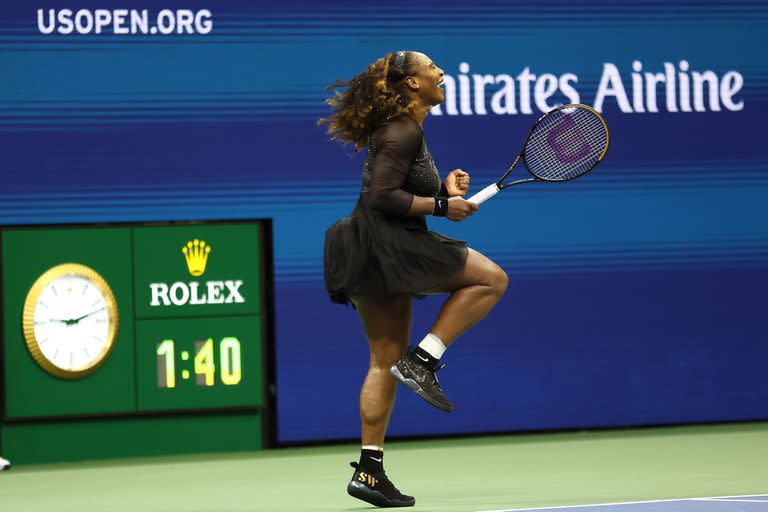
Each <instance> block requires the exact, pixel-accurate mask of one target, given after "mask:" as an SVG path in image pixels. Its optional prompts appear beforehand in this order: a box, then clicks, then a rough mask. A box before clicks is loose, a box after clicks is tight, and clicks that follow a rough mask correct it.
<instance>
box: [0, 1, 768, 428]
mask: <svg viewBox="0 0 768 512" xmlns="http://www.w3.org/2000/svg"><path fill="white" fill-rule="evenodd" d="M65 8H66V9H69V11H67V10H63V9H65ZM123 8H125V5H124V3H119V2H113V1H111V0H103V1H100V2H97V3H94V2H85V1H75V2H68V3H67V4H66V5H64V4H61V5H58V4H57V2H53V3H51V2H48V3H47V4H46V5H33V4H27V5H25V4H23V3H19V4H16V5H4V6H3V12H2V15H1V16H0V19H1V21H0V76H2V79H1V80H0V173H2V174H1V176H2V186H1V187H0V224H29V223H70V222H78V223H80V222H104V221H143V220H191V219H196V220H205V219H227V218H265V217H268V218H272V219H274V251H275V253H274V256H275V258H274V262H275V312H276V326H275V331H276V354H277V402H278V439H279V440H280V441H281V442H294V441H306V440H319V439H334V438H351V437H355V436H356V435H358V429H359V423H358V421H359V420H358V413H357V394H358V391H359V387H360V384H361V382H362V379H363V377H364V375H365V371H366V367H367V362H368V356H367V346H366V343H365V339H364V335H363V331H362V329H361V326H360V323H359V320H358V319H357V316H356V313H355V311H354V310H352V309H351V308H346V307H342V306H338V305H334V304H332V303H331V302H330V301H329V300H328V299H327V296H326V295H325V293H324V289H323V283H322V241H323V233H324V230H325V228H326V227H327V226H328V225H330V224H331V223H332V222H334V221H335V220H336V219H337V218H339V217H341V216H344V215H346V214H347V213H348V212H349V211H350V210H351V209H352V206H353V205H354V202H355V200H356V198H357V194H358V190H359V182H360V168H361V165H362V156H363V155H356V156H352V155H351V151H350V150H349V149H347V150H346V151H345V150H344V149H343V148H341V147H340V146H338V145H336V144H331V143H329V142H328V141H327V138H326V136H325V135H324V133H323V129H321V128H319V127H318V126H317V125H316V121H317V119H318V118H319V117H321V116H323V115H324V114H325V112H326V110H325V105H324V103H323V100H324V98H325V97H326V96H327V93H325V92H324V90H323V87H324V86H325V85H327V84H328V83H330V82H332V81H333V80H335V79H336V78H337V77H341V78H349V77H351V76H353V75H354V74H356V73H358V72H359V71H361V70H362V69H363V68H364V66H365V65H366V64H367V63H369V62H370V61H372V60H374V59H375V58H378V57H379V56H381V55H383V54H385V53H387V52H389V51H393V50H398V49H416V50H420V51H423V52H425V53H427V54H428V55H429V56H430V57H432V58H433V59H434V60H435V61H436V62H437V63H438V65H440V66H441V67H442V68H443V69H444V70H445V71H446V74H447V75H448V76H449V79H448V83H447V86H446V96H447V101H446V103H445V104H444V105H442V106H441V107H440V108H439V109H435V111H434V112H433V114H434V115H433V116H431V117H430V118H429V119H428V120H427V121H426V123H425V130H426V134H427V139H428V141H429V144H430V148H431V150H432V153H433V154H434V157H435V159H436V162H437V164H438V167H439V168H440V169H441V172H442V173H443V175H444V174H445V173H447V172H448V171H450V170H451V169H454V168H457V167H461V168H462V169H464V170H466V171H468V172H470V173H471V175H472V182H473V190H474V191H476V190H479V189H480V188H481V187H482V186H484V185H486V184H487V183H489V182H490V181H491V180H492V179H493V178H494V177H496V176H497V175H498V174H499V172H500V171H503V170H504V169H505V168H506V166H507V165H509V163H510V160H511V159H512V158H513V157H514V155H515V154H516V152H517V151H518V150H519V147H520V144H521V142H522V140H523V138H524V136H525V135H526V133H527V130H528V129H529V127H530V126H531V124H532V123H533V122H534V121H535V119H536V118H537V117H538V116H539V115H541V113H542V111H545V110H547V109H548V108H550V107H552V106H554V105H555V104H557V103H565V102H570V101H578V102H581V103H585V104H588V105H593V106H595V107H596V108H598V109H599V110H601V111H602V112H603V113H604V115H605V117H606V120H607V122H608V124H609V126H610V128H611V135H612V145H611V148H610V149H609V152H608V155H607V157H606V161H605V162H604V163H603V164H602V165H601V166H600V167H598V168H597V170H596V171H595V172H593V173H592V174H590V175H589V176H588V177H586V178H585V179H583V180H581V181H578V182H573V183H568V184H563V185H546V184H545V185H530V186H525V187H520V188H518V189H513V190H511V191H509V192H508V193H504V194H500V195H499V196H497V197H496V198H494V199H493V200H491V201H489V202H488V203H486V204H484V205H483V206H482V208H481V210H480V212H479V213H478V214H477V215H475V216H474V217H473V218H471V219H470V220H468V221H466V222H464V223H459V224H453V223H450V222H448V221H445V220H430V225H431V227H432V228H433V229H435V230H438V231H441V232H443V233H445V234H447V235H450V236H454V237H457V238H461V239H465V240H468V241H469V242H470V245H471V246H472V247H474V248H476V249H478V250H480V251H481V252H484V253H485V254H487V255H488V256H490V257H491V258H493V259H494V260H496V261H497V262H498V263H499V264H500V265H501V266H502V267H503V268H504V269H505V270H506V271H507V273H508V274H509V275H510V278H511V283H510V287H509V290H508V292H507V294H506V296H505V297H504V298H503V299H502V301H501V302H500V303H499V305H498V306H497V307H496V309H495V310H493V311H492V312H491V314H490V315H489V316H488V317H487V318H486V320H484V321H483V322H482V323H480V324H479V325H478V326H477V327H475V328H474V329H473V330H472V331H471V332H469V333H467V334H466V335H465V336H463V337H462V338H461V339H460V340H459V341H458V342H457V343H456V345H454V346H453V347H451V349H450V351H449V352H448V354H447V357H446V360H447V362H448V364H449V366H448V367H447V368H446V369H445V370H444V371H443V373H442V374H441V382H442V383H443V386H444V388H445V389H446V390H447V393H448V394H449V396H451V397H452V399H454V401H455V402H456V404H457V410H456V412H455V413H453V414H452V415H449V416H448V415H443V414H442V413H440V412H437V411H435V410H433V409H431V408H429V407H428V406H426V405H425V404H423V403H422V402H421V401H420V400H419V399H418V398H416V397H414V396H412V394H410V393H401V394H400V396H399V399H398V404H397V406H396V410H395V414H394V415H393V418H392V423H391V426H390V433H391V434H393V435H420V434H444V433H459V432H489V431H513V430H524V429H525V430H527V429H559V428H585V427H604V426H616V425H645V424H665V423H680V422H709V421H726V420H754V419H767V418H768V383H767V382H766V379H765V361H766V360H768V343H766V341H768V339H767V338H768V334H767V333H768V329H767V327H768V322H767V321H766V305H767V304H768V302H767V301H766V299H765V290H766V289H767V288H768V220H766V219H767V218H768V206H767V205H766V199H768V196H767V194H766V192H767V191H768V148H767V146H766V143H765V141H764V138H765V135H764V129H763V128H764V127H763V125H764V118H765V116H766V114H768V89H767V87H768V63H767V62H766V58H765V54H764V49H765V48H766V47H768V36H767V35H768V4H767V3H766V2H753V1H748V2H747V1H745V2H739V1H735V2H702V1H701V0H697V1H691V0H679V1H675V2H668V1H655V0H654V1H648V2H617V1H606V0H602V1H601V0H594V1H584V2H570V1H556V0H548V1H542V2H538V1H537V2H531V1H529V2H496V1H479V2H467V3H465V4H450V3H445V2H436V1H434V2H432V1H430V2H413V1H408V2H400V1H388V2H385V3H379V4H376V3H372V2H364V1H357V2H347V1H342V0H329V1H325V2H309V1H306V2H293V1H283V2H269V3H268V2H226V3H225V2H219V3H216V2H212V1H210V2H204V3H202V2H199V1H197V0H194V1H188V2H183V3H177V2H172V1H169V2H163V3H162V5H159V4H158V5H154V3H153V2H150V1H146V2H144V3H143V4H141V5H139V6H135V10H134V11H127V12H125V13H123V12H122V11H119V10H120V9H123ZM163 8H165V9H170V11H162V9H163ZM143 10H146V11H147V12H146V13H144V12H142V11H143ZM107 16H108V17H109V22H107V21H106V20H107ZM89 21H90V24H89ZM100 21H101V25H98V24H99V22H100ZM187 21H189V22H188V23H187ZM97 25H98V26H100V27H101V28H100V33H97V29H96V27H97ZM179 25H181V26H182V30H181V33H179V30H178V26H179ZM152 27H156V28H157V30H156V31H155V33H152ZM126 31H127V33H123V32H126ZM163 32H169V33H167V34H164V33H163ZM521 170H522V169H521ZM440 303H441V301H440V299H438V298H430V299H427V300H425V301H419V302H417V303H416V304H415V309H414V327H413V338H414V341H418V339H420V338H421V336H422V335H423V334H424V333H425V332H426V331H427V330H428V328H429V326H430V324H431V321H432V320H433V319H434V317H435V314H436V312H437V309H438V307H439V306H440Z"/></svg>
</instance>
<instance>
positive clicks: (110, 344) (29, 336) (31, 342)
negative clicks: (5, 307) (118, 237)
mask: <svg viewBox="0 0 768 512" xmlns="http://www.w3.org/2000/svg"><path fill="white" fill-rule="evenodd" d="M64 276H78V277H82V278H83V279H86V280H88V281H89V282H90V283H91V284H93V286H95V287H96V289H97V290H99V291H100V292H101V294H102V295H103V296H104V302H105V308H106V310H107V316H108V317H109V329H108V331H107V340H106V343H105V344H104V348H103V349H102V350H101V352H99V354H98V355H97V356H96V357H95V358H94V360H93V362H91V363H90V364H89V365H87V366H85V367H83V368H79V369H77V370H64V369H63V368H59V367H58V366H56V365H55V364H53V363H52V362H51V361H49V360H48V358H46V357H45V356H44V355H43V352H42V351H41V350H40V346H39V343H38V341H37V337H36V336H35V308H36V307H37V301H38V300H39V299H40V294H41V293H42V292H43V290H44V289H45V288H46V287H47V286H48V285H49V284H51V282H53V281H54V280H56V279H58V278H60V277H64ZM118 324H119V316H118V311H117V301H116V300H115V295H114V294H113V293H112V289H111V288H110V287H109V285H108V284H107V281H106V280H104V278H103V277H101V275H100V274H99V273H98V272H96V271H95V270H93V269H92V268H90V267H86V266H85V265H81V264H79V263H62V264H61V265H56V266H55V267H52V268H50V269H48V270H47V271H45V272H44V273H43V274H42V275H41V276H40V277H38V278H37V280H36V281H35V283H34V284H33V285H32V287H31V288H30V289H29V292H28V293H27V298H26V299H25V300H24V310H23V314H22V325H23V329H24V340H25V341H26V343H27V348H28V349H29V352H30V354H31V355H32V358H33V359H34V360H35V362H36V363H37V364H38V365H40V367H41V368H42V369H43V370H45V371H46V372H48V373H50V374H51V375H53V376H55V377H59V378H61V379H81V378H83V377H86V376H88V375H90V374H92V373H93V372H95V371H96V370H97V369H98V368H99V367H100V366H101V365H102V364H104V362H105V361H106V360H107V358H108V357H109V355H110V353H111V352H112V349H113V348H114V345H115V339H116V338H117V327H118Z"/></svg>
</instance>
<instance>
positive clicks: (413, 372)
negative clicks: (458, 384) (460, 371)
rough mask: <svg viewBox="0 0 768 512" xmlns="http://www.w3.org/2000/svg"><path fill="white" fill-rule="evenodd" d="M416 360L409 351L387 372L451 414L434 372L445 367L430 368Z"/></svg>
mask: <svg viewBox="0 0 768 512" xmlns="http://www.w3.org/2000/svg"><path fill="white" fill-rule="evenodd" d="M417 358H418V356H417V355H416V354H414V353H413V351H412V350H411V351H409V352H408V353H407V354H405V355H404V356H402V357H401V358H400V360H399V361H398V362H396V363H395V364H393V365H392V368H390V370H389V371H390V373H391V374H392V375H393V376H394V377H395V378H396V379H397V380H399V381H400V382H402V383H403V384H405V385H406V386H408V387H409V388H411V389H412V390H414V391H415V392H416V394H417V395H419V396H420V397H421V398H423V399H424V400H426V401H427V402H429V403H430V404H432V405H434V406H435V407H437V408H438V409H440V410H441V411H445V412H452V411H453V404H452V403H451V401H450V400H448V397H447V396H445V394H443V390H442V389H440V383H439V382H438V381H437V375H435V372H437V370H439V369H440V368H442V367H443V366H445V365H441V366H439V367H437V368H432V367H430V366H428V365H426V364H424V362H422V361H419V360H418V359H417Z"/></svg>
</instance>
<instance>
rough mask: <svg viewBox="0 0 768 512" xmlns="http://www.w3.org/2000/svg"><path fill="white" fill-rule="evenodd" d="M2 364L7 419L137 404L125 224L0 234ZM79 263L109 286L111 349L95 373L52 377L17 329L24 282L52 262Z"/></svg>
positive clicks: (123, 409)
mask: <svg viewBox="0 0 768 512" xmlns="http://www.w3.org/2000/svg"><path fill="white" fill-rule="evenodd" d="M2 247H3V250H2V253H3V254H2V258H3V259H2V265H3V267H2V274H3V320H4V322H3V336H4V338H3V346H4V354H3V356H4V357H3V364H4V368H5V378H6V404H7V414H8V417H10V418H16V417H39V416H53V415H76V414H89V413H117V412H131V411H134V410H135V408H136V401H135V381H134V377H135V375H134V373H135V372H134V351H133V328H134V326H133V295H132V294H133V290H132V279H131V278H132V274H131V269H132V266H131V237H130V230H129V229H127V228H70V229H52V230H44V229H30V230H18V231H17V230H9V231H5V232H3V233H2ZM61 263H80V264H83V265H86V266H88V267H91V268H93V269H94V270H96V271H97V272H98V273H99V274H101V276H102V277H103V278H104V279H105V280H106V281H107V283H108V284H109V285H110V287H111V289H112V291H113V293H114V294H115V299H116V301H117V307H118V313H119V318H120V323H119V330H118V334H117V339H116V341H115V345H114V349H113V351H112V353H111V355H110V356H109V358H108V359H107V361H106V362H105V363H104V365H103V366H102V367H101V368H99V369H98V370H97V371H96V372H95V373H93V374H92V375H90V376H87V377H85V378H83V379H79V380H64V379H59V378H57V377H53V376H51V375H49V374H48V373H46V372H45V371H44V370H43V369H42V368H40V367H39V366H38V365H37V363H36V362H35V361H34V360H33V359H32V357H31V355H30V353H29V350H28V349H27V346H26V344H25V342H24V338H23V333H22V320H21V319H22V309H23V304H24V299H25V297H26V295H27V292H28V291H29V288H30V286H32V284H33V283H34V282H35V280H37V278H38V277H39V276H40V275H41V274H43V272H45V271H47V270H48V269H50V268H51V267H54V266H56V265H59V264H61Z"/></svg>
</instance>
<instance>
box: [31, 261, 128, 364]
mask: <svg viewBox="0 0 768 512" xmlns="http://www.w3.org/2000/svg"><path fill="white" fill-rule="evenodd" d="M23 327H24V339H25V341H26V343H27V347H28V348H29V352H30V353H31V354H32V357H33V358H34V360H35V361H36V362H37V364H39V365H40V367H41V368H43V369H44V370H45V371H47V372H48V373H50V374H51V375H54V376H56V377H60V378H63V379H79V378H83V377H85V376H87V375H90V374H91V373H93V372H94V371H96V370H97V369H98V368H99V366H101V365H102V364H103V363H104V362H105V361H106V360H107V358H108V357H109V354H110V352H111V351H112V348H113V346H114V343H115V338H116V336H117V327H118V312H117V303H116V301H115V296H114V294H113V293H112V290H111V289H110V287H109V285H108V284H107V282H106V281H105V280H104V278H102V277H101V276H100V275H99V274H98V273H97V272H96V271H95V270H93V269H92V268H89V267H86V266H85V265H80V264H76V263H65V264H62V265H57V266H55V267H53V268H51V269H49V270H48V271H46V272H45V273H43V275H41V276H40V277H39V278H38V279H37V281H35V283H34V284H33V285H32V287H31V288H30V289H29V292H28V293H27V297H26V300H25V301H24V312H23Z"/></svg>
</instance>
